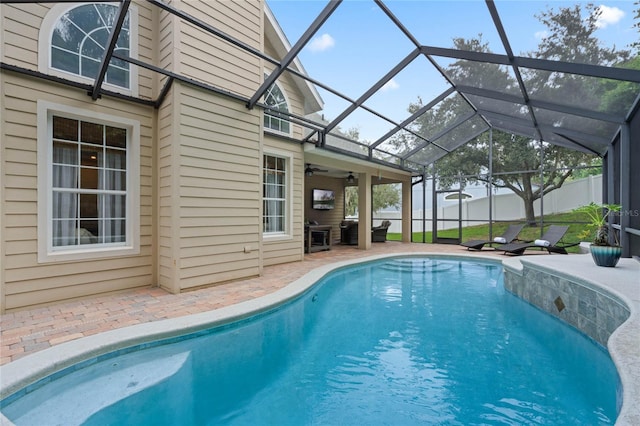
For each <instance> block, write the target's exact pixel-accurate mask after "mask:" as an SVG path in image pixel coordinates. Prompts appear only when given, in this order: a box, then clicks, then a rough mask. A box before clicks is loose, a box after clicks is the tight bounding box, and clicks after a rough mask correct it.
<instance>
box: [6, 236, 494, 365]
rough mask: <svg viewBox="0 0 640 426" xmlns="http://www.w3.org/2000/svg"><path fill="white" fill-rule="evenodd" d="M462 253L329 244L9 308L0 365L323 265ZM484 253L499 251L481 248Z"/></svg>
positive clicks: (263, 289) (238, 296) (254, 290)
mask: <svg viewBox="0 0 640 426" xmlns="http://www.w3.org/2000/svg"><path fill="white" fill-rule="evenodd" d="M403 252H436V253H457V254H460V253H468V251H467V250H466V249H464V248H462V247H460V246H455V245H436V244H403V243H398V242H390V241H387V242H386V243H377V244H373V246H372V249H371V250H358V249H357V248H355V247H350V246H340V245H337V246H334V247H333V249H332V250H330V251H325V252H318V253H311V254H308V255H305V259H304V261H302V262H294V263H288V264H284V265H277V266H270V267H265V268H264V271H263V275H262V276H260V277H255V278H250V279H246V280H240V281H233V282H230V283H225V284H220V285H215V286H212V287H209V288H204V289H200V290H195V291H190V292H186V293H182V294H170V293H167V292H166V291H164V290H162V289H159V288H155V287H150V288H145V289H139V290H132V291H128V292H121V293H117V294H112V295H106V296H100V297H92V298H87V299H82V300H77V301H72V302H66V303H58V304H54V305H51V306H46V307H41V308H37V309H30V310H22V311H16V312H11V313H8V314H5V315H2V316H1V317H0V341H1V342H0V356H1V357H0V365H2V364H6V363H8V362H11V361H14V360H16V359H18V358H20V357H23V356H25V355H27V354H30V353H33V352H36V351H39V350H42V349H46V348H48V347H51V346H54V345H57V344H60V343H63V342H67V341H70V340H74V339H78V338H81V337H84V336H89V335H92V334H96V333H101V332H103V331H108V330H112V329H116V328H120V327H126V326H129V325H134V324H140V323H145V322H151V321H157V320H162V319H166V318H176V317H180V316H183V315H189V314H194V313H198V312H204V311H209V310H213V309H218V308H221V307H223V306H228V305H231V304H235V303H239V302H242V301H245V300H249V299H252V298H256V297H260V296H263V295H265V294H268V293H271V292H274V291H276V290H278V289H280V288H282V287H284V286H286V285H287V284H289V283H291V282H293V281H295V280H296V279H298V278H300V277H301V276H303V275H304V274H305V273H307V272H309V271H310V270H312V269H314V268H316V267H319V266H322V265H325V264H327V263H331V262H335V261H343V260H352V259H357V258H361V257H367V256H371V255H376V254H381V253H403ZM483 253H484V254H488V255H493V256H498V257H500V258H504V257H505V256H504V255H501V254H499V253H496V252H493V251H491V250H484V251H483Z"/></svg>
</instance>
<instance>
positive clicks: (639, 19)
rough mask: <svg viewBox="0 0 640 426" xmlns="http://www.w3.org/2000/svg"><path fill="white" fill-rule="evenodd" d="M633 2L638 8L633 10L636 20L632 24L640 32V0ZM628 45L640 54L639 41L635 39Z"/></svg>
mask: <svg viewBox="0 0 640 426" xmlns="http://www.w3.org/2000/svg"><path fill="white" fill-rule="evenodd" d="M633 4H635V5H636V6H638V8H637V9H636V10H635V12H636V16H635V17H634V19H635V20H636V23H635V24H633V27H634V28H635V29H636V30H637V31H638V33H640V1H636V2H634V3H633ZM629 47H630V48H632V49H636V51H637V52H638V54H639V55H640V41H636V42H634V43H631V45H630V46H629Z"/></svg>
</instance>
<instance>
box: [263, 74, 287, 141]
mask: <svg viewBox="0 0 640 426" xmlns="http://www.w3.org/2000/svg"><path fill="white" fill-rule="evenodd" d="M264 103H265V104H266V105H268V106H269V107H271V108H273V109H274V110H276V111H281V112H283V113H285V114H288V113H289V105H288V103H287V98H286V97H285V96H284V92H283V91H282V89H280V87H279V86H278V85H277V84H273V85H272V86H271V87H270V88H269V90H267V93H266V94H265V95H264ZM264 127H265V129H271V130H275V131H277V132H280V133H286V134H289V133H290V132H291V123H290V122H289V121H287V120H284V119H282V118H280V117H277V116H275V115H273V114H272V113H270V112H269V110H265V112H264Z"/></svg>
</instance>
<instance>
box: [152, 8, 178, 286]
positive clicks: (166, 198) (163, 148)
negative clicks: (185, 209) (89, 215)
mask: <svg viewBox="0 0 640 426" xmlns="http://www.w3.org/2000/svg"><path fill="white" fill-rule="evenodd" d="M157 14H158V24H157V26H158V30H157V31H158V41H157V43H158V53H157V55H158V62H159V65H160V66H161V67H163V68H165V69H168V70H172V69H173V64H174V61H175V56H177V55H179V52H177V51H176V49H175V46H176V44H177V41H176V33H175V31H174V29H175V25H176V22H177V18H176V17H175V16H173V15H171V14H170V13H168V12H165V11H159V12H157ZM160 80H161V81H160V84H159V87H161V86H160V85H161V84H164V83H165V79H164V78H162V79H160ZM176 93H177V92H176V90H175V85H174V86H172V89H171V90H170V91H169V94H168V96H167V97H166V98H165V100H164V102H163V103H162V105H161V106H160V108H159V109H158V120H157V124H156V125H157V129H156V132H157V135H158V136H157V138H158V143H157V148H156V151H155V154H156V155H157V158H156V164H157V166H156V167H157V168H158V178H157V180H156V182H155V183H156V185H157V197H158V213H157V214H158V228H157V232H158V235H157V238H156V241H157V244H158V248H157V253H156V256H157V271H156V274H157V277H158V286H160V287H161V288H163V289H165V290H167V291H169V292H171V293H178V292H180V285H179V279H178V272H177V270H178V262H179V247H178V238H177V231H176V230H177V215H178V213H177V212H178V207H177V202H178V197H177V194H175V193H174V191H175V190H176V188H177V186H178V185H177V184H176V181H177V177H176V175H175V170H177V169H179V167H177V166H176V164H177V163H176V164H174V161H176V159H177V154H176V152H177V146H176V142H177V141H176V140H175V139H176V137H175V129H176V126H177V114H179V113H180V110H179V108H178V106H176V105H178V103H177V102H176V100H175V97H176V96H177V95H176Z"/></svg>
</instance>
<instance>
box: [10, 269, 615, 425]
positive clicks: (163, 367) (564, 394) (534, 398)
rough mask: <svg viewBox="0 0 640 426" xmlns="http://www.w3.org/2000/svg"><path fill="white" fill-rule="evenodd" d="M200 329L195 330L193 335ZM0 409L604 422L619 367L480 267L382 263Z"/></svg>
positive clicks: (14, 413) (318, 420)
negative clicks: (270, 308) (278, 305)
mask: <svg viewBox="0 0 640 426" xmlns="http://www.w3.org/2000/svg"><path fill="white" fill-rule="evenodd" d="M200 334H202V333H200ZM105 358H106V359H104V360H101V361H96V362H90V363H87V364H88V365H87V366H86V367H84V368H82V369H78V370H77V371H74V372H73V373H70V374H66V375H63V376H62V377H60V378H58V379H57V380H53V381H51V382H50V383H47V384H46V385H43V386H41V387H39V388H38V389H36V390H34V391H33V392H29V393H26V394H25V395H23V396H22V397H21V398H18V399H16V400H15V401H13V402H12V403H11V404H9V405H8V406H6V407H3V409H2V413H3V414H4V415H5V416H7V417H8V418H9V419H10V420H12V421H14V422H15V423H16V425H47V424H62V425H66V426H68V425H73V424H85V425H154V426H155V425H220V424H228V425H363V424H365V425H403V426H404V425H413V424H447V425H470V424H511V425H523V424H536V425H540V424H545V425H562V424H567V425H576V424H581V425H582V424H584V425H586V424H589V425H595V424H612V423H614V422H615V418H616V390H617V373H616V370H615V368H614V366H613V363H612V361H611V359H610V358H609V356H608V354H607V353H606V351H605V350H604V349H603V348H602V347H600V346H598V345H596V344H595V343H594V342H593V341H592V340H590V339H588V338H587V337H585V336H584V335H582V334H581V333H579V332H577V331H575V330H574V329H572V328H570V327H568V326H566V325H565V324H563V323H561V322H560V321H558V320H556V319H555V318H553V317H551V316H549V315H547V314H545V313H542V312H541V311H539V310H537V309H535V308H533V307H532V306H530V305H528V304H527V303H525V302H523V301H522V300H520V299H518V298H516V297H515V296H513V295H511V294H509V293H505V291H504V289H503V286H502V269H501V267H499V266H497V265H496V264H494V263H488V262H481V261H475V260H474V261H469V260H467V261H459V260H453V259H444V258H443V259H428V258H420V257H402V258H391V259H386V260H381V261H376V262H370V263H366V264H361V265H358V266H354V267H349V268H345V269H341V270H338V271H336V272H334V273H331V274H330V275H328V276H327V277H325V278H324V279H323V280H322V281H321V282H320V283H318V285H316V286H314V287H313V288H312V289H311V290H310V291H308V292H307V293H305V294H304V295H303V296H302V297H300V298H299V299H297V300H296V301H294V302H290V303H287V304H286V305H285V306H283V307H281V308H279V309H277V310H275V311H272V312H270V313H267V314H261V315H259V316H258V317H256V318H252V319H249V320H244V321H242V322H239V323H237V324H233V325H227V326H224V327H220V328H218V329H215V330H212V331H211V332H207V333H206V334H204V335H200V336H198V337H197V338H184V339H178V341H177V342H176V341H174V342H172V343H168V344H158V345H155V346H153V347H151V348H147V349H144V350H142V349H141V350H136V351H132V352H130V353H128V354H125V355H119V356H113V357H105Z"/></svg>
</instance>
